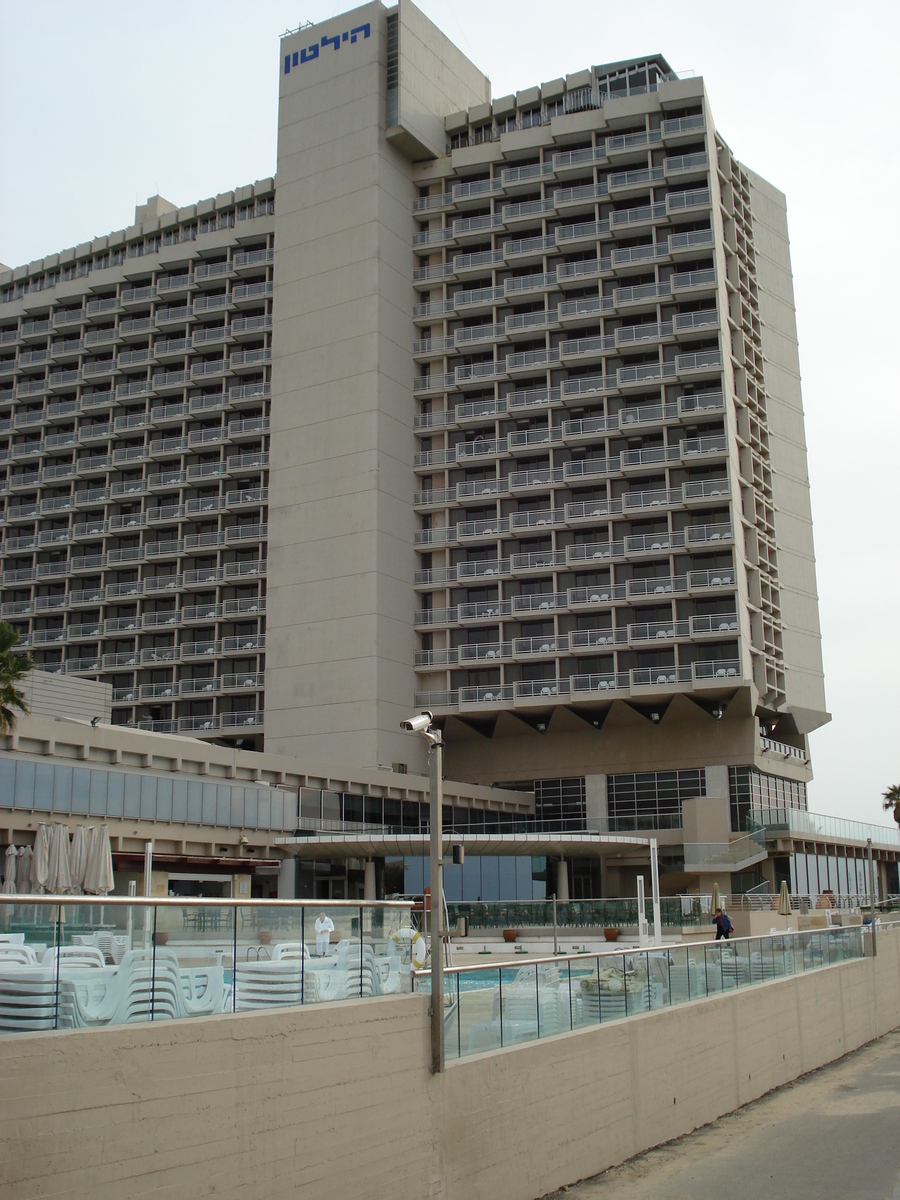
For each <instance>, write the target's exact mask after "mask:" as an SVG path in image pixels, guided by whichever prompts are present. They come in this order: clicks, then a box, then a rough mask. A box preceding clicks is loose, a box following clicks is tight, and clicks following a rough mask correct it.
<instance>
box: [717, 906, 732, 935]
mask: <svg viewBox="0 0 900 1200" xmlns="http://www.w3.org/2000/svg"><path fill="white" fill-rule="evenodd" d="M715 924H716V941H719V939H720V938H725V940H726V941H727V940H728V938H730V937H731V935H732V933H733V932H734V925H732V923H731V917H729V915H728V913H726V912H722V910H721V908H717V909H716V922H715Z"/></svg>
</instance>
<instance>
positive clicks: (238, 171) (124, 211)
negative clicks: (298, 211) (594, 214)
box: [0, 0, 900, 823]
mask: <svg viewBox="0 0 900 1200" xmlns="http://www.w3.org/2000/svg"><path fill="white" fill-rule="evenodd" d="M348 7H349V5H346V4H342V3H340V2H339V0H338V2H337V3H336V2H335V0H299V3H294V2H291V3H286V2H284V0H256V3H248V0H240V2H235V0H217V3H216V4H214V5H207V4H201V3H199V2H198V0H152V2H150V0H114V2H109V0H79V2H77V3H72V2H71V0H65V2H57V0H30V2H29V3H25V4H23V3H21V0H0V262H3V263H6V264H7V265H9V266H16V265H19V264H21V263H27V262H30V261H32V260H35V259H38V258H41V257H42V256H43V255H45V254H50V253H53V252H55V251H58V250H62V249H65V248H67V247H69V246H75V245H77V244H78V243H80V242H85V241H89V240H90V239H92V238H94V237H97V236H100V235H102V234H106V233H109V232H111V231H112V230H116V229H123V228H125V227H126V226H128V225H130V224H131V223H132V222H133V220H134V206H135V204H137V203H143V202H144V201H145V200H146V198H147V197H148V196H150V195H153V194H155V193H157V192H158V193H159V194H161V195H163V196H165V197H166V198H167V199H168V200H171V201H172V202H173V203H175V204H178V205H185V204H191V203H194V202H196V201H197V200H201V199H203V198H205V197H208V196H214V195H216V194H217V193H219V192H223V191H230V190H231V189H232V188H234V187H236V186H240V185H242V184H245V183H250V182H252V181H254V180H256V179H262V178H265V177H266V176H268V175H271V174H273V173H274V170H275V154H276V122H277V100H278V70H279V46H278V37H279V35H280V34H281V33H283V32H284V31H285V30H287V29H290V28H296V27H297V26H298V25H299V24H300V23H301V22H305V21H313V22H317V21H321V20H324V19H327V18H329V17H331V16H333V15H335V14H337V13H339V12H341V11H343V10H345V9H347V8H348ZM419 7H420V8H421V9H423V11H424V12H425V13H426V14H427V15H428V16H429V17H430V18H431V19H432V20H433V21H434V22H435V24H437V25H438V26H439V27H440V28H441V29H442V30H443V32H444V33H445V34H446V35H447V36H448V37H449V38H451V40H453V41H454V42H456V44H457V45H458V46H459V47H460V49H461V50H462V51H463V52H464V53H465V54H467V55H468V56H469V57H470V58H471V59H472V60H473V61H474V62H475V63H476V65H477V66H478V67H479V68H480V69H481V70H482V71H483V72H484V73H485V74H487V75H488V76H489V77H490V79H491V82H492V92H493V95H494V96H503V95H507V94H509V93H510V92H514V91H517V90H521V89H523V88H526V87H530V86H532V85H534V84H538V83H541V82H543V81H544V80H549V79H554V78H556V77H558V76H561V75H565V74H567V73H571V72H573V71H578V70H580V69H582V68H584V67H586V66H590V65H591V64H596V63H602V62H614V61H617V60H619V59H624V58H629V57H633V56H638V55H647V54H649V53H662V54H663V55H665V57H666V58H667V59H668V61H669V63H670V64H671V65H672V67H673V68H674V69H675V70H676V71H678V72H679V73H682V74H683V73H688V72H693V73H694V74H696V75H702V76H703V77H704V80H705V83H706V89H707V94H708V95H709V98H710V104H711V107H712V112H713V116H714V119H715V123H716V128H717V130H718V131H719V133H720V134H721V136H723V137H724V138H725V140H726V141H727V142H728V143H729V145H730V146H731V148H732V150H733V151H734V153H735V154H736V155H737V157H738V158H739V159H741V161H742V162H744V163H745V164H747V165H748V166H750V167H752V168H753V170H755V171H757V172H758V173H759V174H761V175H763V176H765V177H766V178H767V179H769V180H770V181H771V182H772V183H774V184H775V185H776V186H777V187H779V188H780V189H781V190H782V191H783V192H785V194H786V195H787V202H788V222H789V228H790V236H791V255H792V263H793V271H794V296H795V303H796V306H797V326H798V332H799V340H800V363H801V371H802V377H803V398H804V407H805V410H806V436H807V444H808V448H809V472H810V485H811V489H812V507H813V518H814V528H815V542H816V558H817V574H818V588H819V597H820V616H821V623H822V635H823V655H824V663H825V687H826V696H827V703H828V709H829V711H830V712H831V713H832V718H833V719H832V721H831V723H830V724H828V725H826V726H825V727H824V728H822V729H821V730H818V731H817V732H816V733H814V734H813V735H812V738H811V750H812V757H813V766H814V770H815V779H814V781H813V783H812V784H811V785H810V790H809V807H810V809H811V810H812V811H814V812H821V813H830V814H833V815H836V816H843V817H855V818H856V819H859V820H867V821H873V822H877V823H885V822H886V818H885V816H884V815H883V813H882V811H881V803H880V797H881V793H882V791H883V790H884V789H885V788H886V787H887V786H888V785H889V784H892V783H900V729H898V721H900V586H898V585H900V553H898V552H900V538H898V524H900V482H898V479H900V473H898V468H897V449H898V446H900V384H898V378H900V373H898V369H897V364H896V363H895V364H894V366H893V367H891V365H890V364H891V361H892V360H893V355H894V354H895V353H896V352H897V349H898V346H900V338H898V332H897V329H898V324H900V322H898V315H900V306H898V298H897V282H896V281H897V279H898V277H900V249H898V247H900V239H898V238H896V237H894V236H893V234H892V233H891V229H892V228H893V225H892V220H893V219H895V217H896V214H897V211H898V209H897V203H898V201H897V197H898V195H900V162H898V151H897V147H898V144H900V139H898V138H897V132H896V121H897V116H898V99H897V62H898V57H900V4H897V3H896V0H894V2H892V3H887V2H885V3H880V2H875V0H870V2H866V0H860V2H857V3H855V4H853V5H852V6H851V5H849V4H847V3H845V2H840V3H838V2H834V0H820V2H817V3H812V2H807V0H779V2H778V3H773V2H772V0H753V3H750V2H748V0H730V2H729V0H715V2H712V3H707V2H705V0H703V2H700V0H697V2H692V0H682V3H679V4H672V3H671V2H669V0H665V2H660V0H643V2H642V3H641V4H639V5H638V4H623V3H620V2H617V3H610V2H609V0H555V3H553V4H552V5H549V4H548V3H547V2H546V0H489V2H488V0H419ZM892 214H893V215H892ZM851 334H852V336H851ZM892 513H893V514H894V515H893V517H892V516H891V514H892Z"/></svg>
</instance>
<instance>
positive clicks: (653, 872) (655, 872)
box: [650, 838, 662, 946]
mask: <svg viewBox="0 0 900 1200" xmlns="http://www.w3.org/2000/svg"><path fill="white" fill-rule="evenodd" d="M650 888H651V891H652V893H653V944H654V946H661V945H662V914H661V913H660V908H659V853H658V842H657V840H656V838H651V839H650Z"/></svg>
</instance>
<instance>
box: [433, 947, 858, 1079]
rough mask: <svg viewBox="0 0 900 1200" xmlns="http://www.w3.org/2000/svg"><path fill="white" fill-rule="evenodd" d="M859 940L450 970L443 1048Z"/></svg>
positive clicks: (759, 975)
mask: <svg viewBox="0 0 900 1200" xmlns="http://www.w3.org/2000/svg"><path fill="white" fill-rule="evenodd" d="M864 938H865V935H864V932H863V930H862V929H861V928H860V927H859V926H850V927H847V928H835V929H823V930H811V931H807V932H802V933H778V934H771V935H768V936H765V937H754V938H740V939H731V940H728V941H719V942H696V943H688V944H681V945H673V946H663V947H652V948H643V949H633V950H615V951H610V952H607V953H601V954H584V953H581V954H573V955H557V956H556V957H554V958H547V959H536V960H533V961H531V962H527V963H524V964H522V965H519V964H509V963H506V964H498V965H493V966H485V967H481V966H466V967H447V968H445V973H444V988H445V995H444V1018H445V1019H444V1029H445V1054H446V1057H447V1059H448V1060H451V1059H454V1058H461V1057H465V1056H467V1055H470V1054H479V1053H483V1052H484V1051H488V1050H499V1049H501V1048H502V1047H505V1046H514V1045H518V1044H520V1043H523V1042H529V1041H536V1040H538V1039H542V1038H546V1037H554V1036H556V1035H557V1034H561V1033H567V1032H569V1031H570V1030H574V1029H582V1028H585V1027H587V1026H591V1025H602V1024H604V1023H605V1022H607V1021H618V1020H623V1019H625V1018H628V1017H632V1016H637V1015H639V1014H641V1013H651V1012H654V1011H656V1010H658V1009H661V1008H666V1007H669V1006H671V1005H676V1004H689V1003H691V1002H693V1001H695V1000H701V999H705V998H706V997H709V996H716V995H720V994H722V993H725V992H731V991H734V990H736V989H737V988H745V987H751V986H754V985H756V984H759V983H768V982H774V981H777V980H779V979H783V978H785V977H786V976H789V975H795V974H798V973H799V972H801V971H812V970H818V969H819V968H821V967H826V966H829V965H831V964H833V963H840V962H847V961H849V960H851V959H856V958H862V957H863V956H864V955H865V953H866V943H865V940H864ZM413 988H414V990H415V991H417V992H423V991H424V992H428V991H430V988H431V978H430V972H429V971H427V970H426V971H414V973H413Z"/></svg>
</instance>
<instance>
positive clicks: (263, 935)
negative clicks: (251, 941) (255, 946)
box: [259, 929, 272, 946]
mask: <svg viewBox="0 0 900 1200" xmlns="http://www.w3.org/2000/svg"><path fill="white" fill-rule="evenodd" d="M271 940H272V934H271V931H270V930H268V929H261V930H260V931H259V944H260V945H261V946H268V944H269V942H271Z"/></svg>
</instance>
